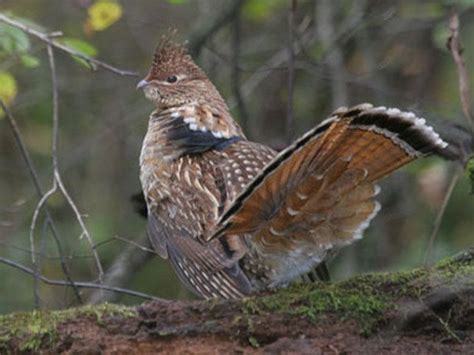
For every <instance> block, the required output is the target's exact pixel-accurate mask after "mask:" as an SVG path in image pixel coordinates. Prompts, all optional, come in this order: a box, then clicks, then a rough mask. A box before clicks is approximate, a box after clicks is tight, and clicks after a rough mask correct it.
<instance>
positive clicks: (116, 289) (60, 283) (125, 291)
mask: <svg viewBox="0 0 474 355" xmlns="http://www.w3.org/2000/svg"><path fill="white" fill-rule="evenodd" d="M0 263H3V264H6V265H9V266H12V267H14V268H16V269H18V270H21V271H23V272H25V273H27V274H29V275H33V276H34V275H35V271H34V270H32V269H30V268H28V267H26V266H24V265H21V264H18V263H16V262H14V261H12V260H9V259H6V258H3V257H0ZM38 279H39V280H40V281H42V282H44V283H45V284H47V285H53V286H70V282H69V281H63V280H51V279H49V278H47V277H45V276H43V275H38ZM74 284H75V285H76V286H77V287H81V288H94V289H101V290H106V291H113V292H117V293H123V294H126V295H131V296H136V297H141V298H144V299H148V300H153V301H160V302H166V303H168V302H170V301H169V300H165V299H163V298H159V297H154V296H151V295H148V294H146V293H142V292H138V291H133V290H129V289H126V288H121V287H113V286H106V285H101V284H96V283H93V282H81V281H76V282H74Z"/></svg>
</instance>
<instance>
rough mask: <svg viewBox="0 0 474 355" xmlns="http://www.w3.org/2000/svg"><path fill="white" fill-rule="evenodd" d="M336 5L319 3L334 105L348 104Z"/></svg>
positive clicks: (319, 19)
mask: <svg viewBox="0 0 474 355" xmlns="http://www.w3.org/2000/svg"><path fill="white" fill-rule="evenodd" d="M334 6H335V3H334V2H332V1H331V0H324V1H319V2H318V3H317V9H316V15H317V29H318V34H319V38H320V39H321V44H322V45H323V47H324V50H325V52H326V53H327V57H326V61H327V65H328V67H329V72H330V75H329V77H330V84H331V96H332V107H340V106H343V105H347V104H348V103H347V96H348V95H347V87H346V83H345V75H344V60H343V56H342V52H341V49H340V44H339V43H338V40H337V38H336V37H334V33H336V31H335V29H334Z"/></svg>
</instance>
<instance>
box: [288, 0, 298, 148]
mask: <svg viewBox="0 0 474 355" xmlns="http://www.w3.org/2000/svg"><path fill="white" fill-rule="evenodd" d="M290 2H291V4H290V11H289V14H288V49H287V50H288V103H287V112H286V144H290V143H291V141H292V140H293V131H294V119H293V96H294V92H295V51H294V38H293V37H294V32H295V12H296V5H297V2H296V0H291V1H290Z"/></svg>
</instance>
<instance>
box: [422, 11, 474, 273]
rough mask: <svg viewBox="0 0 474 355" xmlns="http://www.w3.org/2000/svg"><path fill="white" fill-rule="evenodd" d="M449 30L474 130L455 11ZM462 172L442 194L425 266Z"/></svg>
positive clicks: (465, 108) (461, 92)
mask: <svg viewBox="0 0 474 355" xmlns="http://www.w3.org/2000/svg"><path fill="white" fill-rule="evenodd" d="M449 30H450V32H451V34H450V36H449V38H448V40H447V43H446V45H447V47H448V49H449V51H450V52H451V55H452V56H453V60H454V63H455V64H456V68H457V71H458V79H459V96H460V98H461V105H462V110H463V112H464V117H465V118H466V120H467V123H468V125H469V126H470V127H471V130H472V131H473V132H474V121H473V119H472V115H471V102H470V87H469V79H468V75H467V70H466V65H465V64H464V58H463V55H462V48H461V43H460V41H459V16H458V14H457V13H453V14H452V15H451V17H450V19H449ZM462 173H463V171H462V170H461V169H460V168H458V169H457V171H456V172H455V173H454V175H453V177H452V178H451V182H450V184H449V188H448V191H447V192H446V195H445V196H444V200H443V203H442V205H441V207H440V209H439V211H438V214H437V215H436V219H435V222H434V225H433V231H432V232H431V235H430V239H429V242H428V248H427V250H426V253H425V260H424V265H425V266H427V265H428V260H429V257H430V255H431V251H432V248H433V245H434V241H435V239H436V235H437V234H438V231H439V228H440V226H441V222H442V220H443V217H444V213H445V211H446V206H447V205H448V202H449V199H450V198H451V195H452V193H453V191H454V188H455V187H456V183H457V182H458V180H459V178H460V177H461V175H462Z"/></svg>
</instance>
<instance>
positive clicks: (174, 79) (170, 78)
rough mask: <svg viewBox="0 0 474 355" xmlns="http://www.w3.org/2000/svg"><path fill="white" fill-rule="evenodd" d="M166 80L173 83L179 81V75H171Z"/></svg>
mask: <svg viewBox="0 0 474 355" xmlns="http://www.w3.org/2000/svg"><path fill="white" fill-rule="evenodd" d="M166 81H167V82H168V83H170V84H173V83H175V82H177V81H178V77H177V76H176V75H171V76H169V77H167V78H166Z"/></svg>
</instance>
